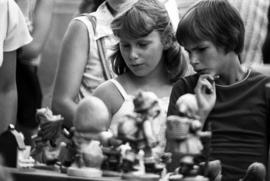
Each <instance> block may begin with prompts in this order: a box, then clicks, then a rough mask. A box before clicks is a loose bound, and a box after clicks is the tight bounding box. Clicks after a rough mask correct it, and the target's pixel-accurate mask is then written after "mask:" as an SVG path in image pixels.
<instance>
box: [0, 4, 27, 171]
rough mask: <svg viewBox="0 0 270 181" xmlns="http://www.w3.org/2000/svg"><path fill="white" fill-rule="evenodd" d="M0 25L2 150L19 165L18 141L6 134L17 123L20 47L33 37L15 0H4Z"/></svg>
mask: <svg viewBox="0 0 270 181" xmlns="http://www.w3.org/2000/svg"><path fill="white" fill-rule="evenodd" d="M0 25H1V26H0V116H1V118H0V123H1V127H0V135H1V137H0V145H1V147H0V153H2V155H3V157H4V158H5V165H6V166H12V167H15V166H16V155H17V143H16V141H15V140H11V139H7V138H8V136H6V135H10V134H9V132H8V131H7V130H8V126H9V124H15V123H16V114H17V86H16V62H17V54H16V51H17V49H18V48H20V47H22V46H24V45H26V44H28V43H29V42H30V41H31V40H32V37H31V36H30V34H29V32H28V30H27V26H26V23H25V21H24V17H23V14H22V12H21V10H20V8H19V7H18V6H17V4H16V3H15V2H14V0H1V1H0ZM9 138H10V137H9Z"/></svg>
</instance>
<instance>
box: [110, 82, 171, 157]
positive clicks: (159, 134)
mask: <svg viewBox="0 0 270 181" xmlns="http://www.w3.org/2000/svg"><path fill="white" fill-rule="evenodd" d="M109 81H110V82H112V83H113V84H114V86H115V87H116V88H117V90H118V91H119V93H120V94H121V96H122V97H123V99H124V102H123V104H122V105H121V107H120V108H119V110H118V111H117V112H116V113H115V114H114V115H113V116H112V121H111V125H110V130H111V131H112V133H113V134H114V135H117V127H118V124H119V122H120V120H121V119H120V118H121V117H123V116H125V115H127V114H132V113H133V112H134V105H133V99H134V96H133V95H128V94H127V92H126V90H125V89H124V88H123V86H122V85H121V84H120V83H119V82H118V81H117V80H115V79H110V80H109ZM158 101H159V105H160V106H161V113H160V115H159V116H158V117H157V118H156V119H154V120H152V121H151V124H152V128H153V131H154V134H155V137H156V138H158V141H159V145H158V146H157V147H155V148H153V152H154V153H157V154H158V153H163V152H164V149H165V145H166V137H165V131H166V118H167V116H166V115H167V108H168V104H169V97H163V98H160V99H159V100H158Z"/></svg>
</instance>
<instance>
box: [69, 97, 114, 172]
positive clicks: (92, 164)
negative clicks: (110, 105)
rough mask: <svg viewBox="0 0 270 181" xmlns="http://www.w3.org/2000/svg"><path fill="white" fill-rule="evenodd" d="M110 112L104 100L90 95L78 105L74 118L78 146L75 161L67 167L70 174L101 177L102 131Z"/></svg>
mask: <svg viewBox="0 0 270 181" xmlns="http://www.w3.org/2000/svg"><path fill="white" fill-rule="evenodd" d="M108 120H109V112H108V109H107V107H106V105H105V104H104V102H103V101H102V100H100V99H99V98H97V97H94V96H90V97H87V98H85V99H83V100H82V101H81V102H80V103H79V104H78V107H77V110H76V114H75V118H74V136H73V138H72V139H73V141H74V143H75V147H76V150H77V152H76V156H75V161H74V163H73V164H72V165H71V167H69V168H68V169H67V174H68V175H73V176H81V177H101V176H102V171H101V165H102V162H103V159H104V155H103V152H102V147H101V143H100V133H101V132H103V131H105V130H106V127H107V124H108Z"/></svg>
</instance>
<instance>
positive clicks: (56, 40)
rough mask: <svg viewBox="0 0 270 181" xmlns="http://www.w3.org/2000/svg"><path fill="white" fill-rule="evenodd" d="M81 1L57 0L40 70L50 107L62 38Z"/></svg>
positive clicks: (44, 99) (47, 102)
mask: <svg viewBox="0 0 270 181" xmlns="http://www.w3.org/2000/svg"><path fill="white" fill-rule="evenodd" d="M80 2H81V0H55V6H54V11H53V20H52V25H51V29H50V33H49V39H48V41H47V42H46V46H45V49H44V51H43V53H42V61H41V65H40V68H39V72H38V74H39V78H40V83H41V86H42V92H43V95H44V97H43V106H48V107H50V104H51V98H52V88H53V86H54V85H53V84H54V78H55V73H56V70H57V66H58V60H59V54H60V49H61V45H62V39H63V36H64V33H65V31H66V28H67V26H68V24H69V21H70V20H71V19H72V18H73V17H74V16H75V15H76V14H77V13H78V7H79V4H80Z"/></svg>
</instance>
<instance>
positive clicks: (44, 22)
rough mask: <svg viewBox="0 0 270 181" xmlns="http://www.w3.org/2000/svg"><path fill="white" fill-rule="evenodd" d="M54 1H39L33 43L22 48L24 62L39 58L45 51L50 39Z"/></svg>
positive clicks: (35, 13) (35, 11) (35, 14)
mask: <svg viewBox="0 0 270 181" xmlns="http://www.w3.org/2000/svg"><path fill="white" fill-rule="evenodd" d="M53 7H54V0H37V2H36V6H35V9H34V19H33V32H32V33H31V34H32V37H33V41H32V42H31V43H29V44H27V45H25V46H23V47H22V48H21V54H20V56H21V58H22V59H24V60H28V59H32V58H35V57H37V56H38V55H39V54H40V53H41V52H42V50H43V48H44V45H45V43H46V40H47V39H48V35H49V29H50V25H51V20H52V14H53Z"/></svg>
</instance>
